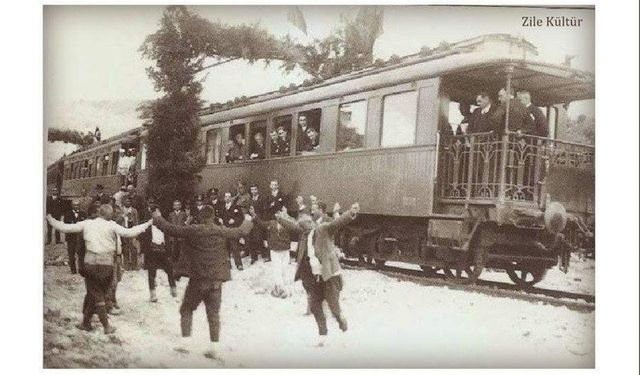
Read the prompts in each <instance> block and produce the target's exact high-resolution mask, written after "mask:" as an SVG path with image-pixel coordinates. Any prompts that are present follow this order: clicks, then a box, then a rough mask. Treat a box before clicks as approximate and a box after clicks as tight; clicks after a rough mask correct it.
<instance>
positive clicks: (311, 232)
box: [276, 203, 360, 346]
mask: <svg viewBox="0 0 640 375" xmlns="http://www.w3.org/2000/svg"><path fill="white" fill-rule="evenodd" d="M359 212H360V205H359V204H358V203H354V204H353V205H352V206H351V208H350V209H349V210H348V211H346V212H345V213H344V214H343V215H341V216H340V217H339V218H337V219H335V220H332V221H330V222H322V223H317V222H315V221H314V220H313V218H312V217H311V216H310V215H308V214H302V215H300V218H299V219H298V220H294V219H292V218H291V217H289V216H288V215H287V214H285V213H284V212H279V213H278V214H276V218H277V220H278V222H279V223H281V224H282V226H284V227H286V228H289V229H290V230H293V231H296V232H298V233H308V234H307V235H306V239H305V238H304V237H305V236H303V237H302V238H301V240H300V241H301V244H302V243H306V246H300V248H299V249H298V251H299V252H300V254H299V256H298V260H299V263H298V270H297V271H296V276H295V280H298V279H301V280H302V284H303V286H304V289H305V290H306V291H307V293H308V294H309V296H310V298H309V302H310V305H311V306H310V307H311V312H312V313H313V316H314V318H315V320H316V323H317V324H318V333H319V334H320V341H319V345H320V346H322V345H324V341H325V339H326V337H327V333H328V330H327V320H326V318H325V315H324V312H323V310H322V301H324V300H326V301H327V304H328V305H329V309H330V310H331V314H332V315H333V316H334V317H335V318H336V320H337V321H338V325H339V327H340V329H341V330H342V331H343V332H344V331H346V330H347V320H346V319H345V317H344V315H343V314H342V311H341V310H340V291H341V290H342V286H343V281H342V275H341V273H342V270H341V268H340V263H339V260H338V251H337V249H336V246H335V244H334V241H333V239H334V236H335V234H336V233H337V231H338V230H340V229H341V228H343V227H345V226H346V225H348V224H349V223H350V222H351V221H353V220H354V219H355V218H356V216H357V215H358V213H359Z"/></svg>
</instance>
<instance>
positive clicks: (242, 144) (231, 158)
mask: <svg viewBox="0 0 640 375" xmlns="http://www.w3.org/2000/svg"><path fill="white" fill-rule="evenodd" d="M240 126H241V127H243V126H244V125H240ZM287 128H288V126H286V125H285V124H284V123H280V124H276V126H275V127H274V129H273V130H272V131H271V132H270V133H269V136H270V139H271V155H272V156H274V157H279V156H289V155H291V154H290V151H291V137H290V135H289V131H288V130H287ZM297 134H298V137H297V141H296V142H297V143H296V144H297V146H296V150H297V152H298V153H301V154H305V153H313V152H316V151H317V150H318V147H319V144H320V132H319V130H318V125H315V126H311V125H310V124H309V120H308V116H307V115H306V114H304V113H301V114H300V115H298V133H297ZM252 138H253V139H250V144H249V145H248V146H247V142H246V140H245V136H244V131H239V132H237V133H235V135H233V136H232V139H230V140H229V142H228V146H227V153H226V155H225V159H226V162H227V163H234V162H239V161H244V160H245V151H246V150H247V147H248V151H249V160H260V159H264V158H265V155H266V148H265V147H266V145H265V137H264V133H263V132H262V131H256V132H255V133H254V134H253V137H252Z"/></svg>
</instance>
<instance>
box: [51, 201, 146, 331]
mask: <svg viewBox="0 0 640 375" xmlns="http://www.w3.org/2000/svg"><path fill="white" fill-rule="evenodd" d="M112 218H113V208H112V207H111V206H110V205H108V204H103V205H101V206H100V207H98V211H97V217H96V218H95V219H87V220H84V221H80V222H77V223H73V224H67V223H63V222H61V221H58V220H56V219H54V218H53V217H52V216H51V215H47V221H48V222H49V224H50V225H51V226H52V227H54V228H56V230H59V231H61V232H63V233H82V237H83V239H84V242H85V248H86V253H85V257H84V273H85V284H86V287H87V294H86V295H85V302H84V307H83V314H84V318H83V320H82V323H80V324H78V325H77V327H78V328H80V329H83V330H86V331H90V330H92V327H91V318H92V317H93V314H95V313H97V314H98V317H99V318H100V322H101V323H102V326H103V327H104V333H105V334H110V333H113V332H115V328H114V327H112V326H110V325H109V320H108V318H107V309H106V299H107V293H109V286H110V285H111V282H112V280H113V265H114V260H115V255H116V251H118V250H117V236H120V237H135V236H137V235H139V234H141V233H142V232H144V231H145V230H146V229H147V228H148V227H149V226H150V225H151V220H149V221H147V222H146V223H144V224H140V225H136V226H134V227H132V228H125V227H122V226H120V225H118V224H116V222H115V221H113V220H111V219H112Z"/></svg>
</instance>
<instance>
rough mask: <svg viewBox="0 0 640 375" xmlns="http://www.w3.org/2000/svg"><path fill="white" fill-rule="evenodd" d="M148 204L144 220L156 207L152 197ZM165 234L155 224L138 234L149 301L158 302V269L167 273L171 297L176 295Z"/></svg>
mask: <svg viewBox="0 0 640 375" xmlns="http://www.w3.org/2000/svg"><path fill="white" fill-rule="evenodd" d="M147 202H148V206H147V209H146V210H145V211H147V212H146V213H145V220H146V218H147V217H151V214H152V213H153V212H154V211H155V210H156V209H157V208H158V205H157V203H156V201H155V199H153V198H149V199H148V201H147ZM167 240H168V239H165V234H164V233H163V231H162V230H161V229H159V228H158V227H157V226H155V225H152V226H151V227H149V228H148V229H147V230H146V231H145V232H144V234H143V235H141V236H140V242H141V247H142V253H143V254H144V266H145V268H146V269H147V279H148V283H149V301H151V302H154V303H155V302H158V296H157V294H156V274H157V270H158V269H162V270H164V272H165V273H166V274H167V279H168V281H169V287H170V291H171V296H172V297H177V296H178V291H177V289H176V279H175V275H174V273H173V259H172V257H171V254H170V252H169V250H170V249H169V247H168V246H167Z"/></svg>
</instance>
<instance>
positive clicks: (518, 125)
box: [491, 88, 534, 134]
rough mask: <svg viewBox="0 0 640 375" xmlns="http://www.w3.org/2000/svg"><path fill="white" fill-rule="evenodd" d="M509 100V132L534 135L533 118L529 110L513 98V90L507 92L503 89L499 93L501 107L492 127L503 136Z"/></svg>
mask: <svg viewBox="0 0 640 375" xmlns="http://www.w3.org/2000/svg"><path fill="white" fill-rule="evenodd" d="M507 98H509V99H510V100H509V123H508V124H507V130H509V131H511V132H517V133H519V134H523V133H524V134H533V133H534V123H533V120H532V119H531V117H529V114H528V111H527V108H526V107H525V106H524V105H523V104H522V102H521V101H519V100H516V99H515V98H514V97H513V89H512V90H509V93H507V90H506V89H504V88H502V89H500V91H499V92H498V100H499V101H500V106H499V107H498V108H497V109H496V111H495V113H494V114H493V116H492V118H491V119H492V121H491V122H492V125H491V127H492V128H493V129H494V130H495V131H496V132H497V133H498V134H502V133H503V130H504V123H505V117H506V113H507V110H506V106H507Z"/></svg>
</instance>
